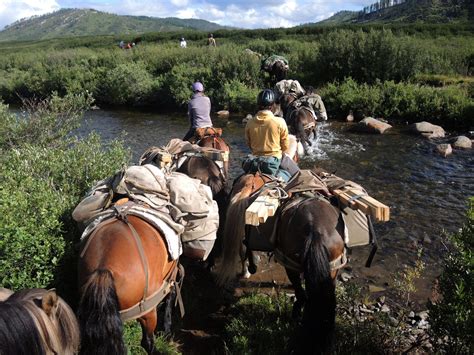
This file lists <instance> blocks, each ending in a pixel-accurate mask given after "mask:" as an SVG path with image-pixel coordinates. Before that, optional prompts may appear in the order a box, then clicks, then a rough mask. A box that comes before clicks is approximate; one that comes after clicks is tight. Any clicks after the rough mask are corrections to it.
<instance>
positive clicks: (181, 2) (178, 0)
mask: <svg viewBox="0 0 474 355" xmlns="http://www.w3.org/2000/svg"><path fill="white" fill-rule="evenodd" d="M171 3H172V4H173V5H174V6H177V7H184V6H187V5H188V0H171Z"/></svg>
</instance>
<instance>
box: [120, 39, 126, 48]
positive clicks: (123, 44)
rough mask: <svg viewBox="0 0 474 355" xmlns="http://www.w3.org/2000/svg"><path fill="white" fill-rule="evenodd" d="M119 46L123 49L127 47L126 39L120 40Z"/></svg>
mask: <svg viewBox="0 0 474 355" xmlns="http://www.w3.org/2000/svg"><path fill="white" fill-rule="evenodd" d="M119 47H120V48H122V49H123V47H125V42H124V41H120V43H119Z"/></svg>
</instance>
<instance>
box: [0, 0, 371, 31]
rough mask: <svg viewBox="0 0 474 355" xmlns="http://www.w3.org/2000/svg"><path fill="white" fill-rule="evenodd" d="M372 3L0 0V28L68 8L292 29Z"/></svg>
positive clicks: (314, 0)
mask: <svg viewBox="0 0 474 355" xmlns="http://www.w3.org/2000/svg"><path fill="white" fill-rule="evenodd" d="M372 2H375V0H368V1H367V0H349V1H342V0H280V1H275V0H240V1H236V0H193V1H190V0H168V1H165V0H160V1H158V0H0V28H3V26H5V25H7V24H10V23H12V22H14V21H15V20H18V19H20V18H23V17H29V16H32V15H42V14H44V13H48V12H52V11H55V10H58V9H59V8H62V7H68V8H93V9H96V10H99V11H105V12H109V13H114V14H119V15H134V16H151V17H179V18H199V19H203V20H207V21H212V22H216V23H218V24H221V25H228V26H234V27H240V28H266V27H291V26H296V25H299V24H304V23H308V22H317V21H320V20H323V19H325V18H328V17H330V16H331V15H333V14H334V13H336V12H338V11H341V10H352V11H354V10H360V9H362V8H363V7H364V6H366V5H369V4H371V3H372Z"/></svg>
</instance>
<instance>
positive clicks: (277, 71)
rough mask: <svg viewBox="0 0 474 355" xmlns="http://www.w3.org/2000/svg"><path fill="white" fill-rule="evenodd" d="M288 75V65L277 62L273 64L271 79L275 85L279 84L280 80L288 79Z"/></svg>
mask: <svg viewBox="0 0 474 355" xmlns="http://www.w3.org/2000/svg"><path fill="white" fill-rule="evenodd" d="M287 74H288V65H286V64H285V63H284V62H282V61H280V60H277V61H276V62H275V64H273V66H272V69H271V70H270V77H271V78H273V79H274V81H275V82H274V84H275V83H277V82H279V81H280V80H284V79H286V76H287Z"/></svg>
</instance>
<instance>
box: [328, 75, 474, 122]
mask: <svg viewBox="0 0 474 355" xmlns="http://www.w3.org/2000/svg"><path fill="white" fill-rule="evenodd" d="M321 96H322V98H323V100H324V102H325V104H326V108H327V109H328V111H329V112H330V113H331V114H332V115H336V116H344V115H347V113H348V112H349V110H352V111H353V112H354V114H355V115H356V116H359V117H358V118H362V117H364V116H374V117H384V118H386V119H392V120H403V121H408V122H415V121H417V120H420V118H423V119H424V120H428V121H430V122H434V123H436V122H443V123H445V124H446V125H447V126H449V127H453V128H465V127H467V128H469V126H470V125H471V124H472V116H471V115H470V112H472V111H471V110H472V106H473V105H474V102H473V100H472V98H470V97H469V96H468V94H467V92H466V91H465V90H463V89H462V88H459V87H457V86H447V87H443V88H432V87H429V86H421V85H416V84H408V83H394V82H393V81H386V82H379V81H377V82H376V83H375V84H374V85H368V84H358V83H356V82H355V81H354V80H353V79H351V78H349V79H346V80H344V81H343V82H342V83H340V84H338V83H332V84H329V85H327V86H326V87H325V88H323V89H322V91H321Z"/></svg>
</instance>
